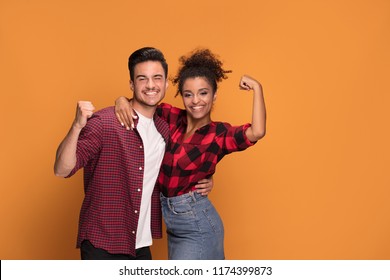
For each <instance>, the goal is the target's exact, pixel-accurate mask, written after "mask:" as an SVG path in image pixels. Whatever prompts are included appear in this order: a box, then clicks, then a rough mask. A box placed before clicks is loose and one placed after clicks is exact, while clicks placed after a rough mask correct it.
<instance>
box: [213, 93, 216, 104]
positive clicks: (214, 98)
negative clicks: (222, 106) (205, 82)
mask: <svg viewBox="0 0 390 280" xmlns="http://www.w3.org/2000/svg"><path fill="white" fill-rule="evenodd" d="M215 100H217V92H215V93H214V96H213V103H214V102H215Z"/></svg>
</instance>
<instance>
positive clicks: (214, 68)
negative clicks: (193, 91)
mask: <svg viewBox="0 0 390 280" xmlns="http://www.w3.org/2000/svg"><path fill="white" fill-rule="evenodd" d="M179 63H180V66H179V70H178V72H177V75H176V76H175V77H173V78H172V79H171V80H172V83H173V84H174V85H176V84H177V85H178V87H177V92H176V95H175V96H177V95H178V94H179V93H180V94H182V89H183V84H184V82H185V81H186V80H187V79H188V78H195V77H203V78H206V79H207V80H208V82H209V83H210V85H211V86H212V89H213V93H215V92H216V91H217V88H218V85H217V84H218V83H219V82H221V81H222V80H223V79H227V78H228V77H227V76H226V74H227V73H231V72H232V71H231V70H224V69H223V68H222V65H223V63H222V62H221V60H219V59H218V57H217V55H215V54H213V53H212V52H211V51H210V50H209V49H196V50H194V51H193V52H191V53H190V54H189V55H188V56H182V57H180V58H179Z"/></svg>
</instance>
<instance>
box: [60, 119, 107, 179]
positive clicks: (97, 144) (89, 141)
mask: <svg viewBox="0 0 390 280" xmlns="http://www.w3.org/2000/svg"><path fill="white" fill-rule="evenodd" d="M102 130H103V129H102V123H101V121H100V118H99V117H98V116H96V115H92V117H91V118H90V119H89V120H88V122H87V125H86V126H85V127H84V128H83V129H82V130H81V133H80V135H79V139H78V140H77V150H76V158H77V162H76V165H75V167H74V168H73V170H72V171H71V172H70V173H69V175H68V176H66V178H68V177H71V176H72V175H74V174H75V173H76V172H77V170H79V169H80V168H83V167H85V166H86V165H87V164H88V162H89V161H90V160H92V159H94V158H96V157H97V155H98V154H99V151H100V148H101V143H102V139H101V136H102Z"/></svg>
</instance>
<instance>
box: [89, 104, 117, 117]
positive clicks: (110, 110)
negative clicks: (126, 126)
mask: <svg viewBox="0 0 390 280" xmlns="http://www.w3.org/2000/svg"><path fill="white" fill-rule="evenodd" d="M93 115H94V116H97V117H100V118H112V117H115V108H114V106H110V107H106V108H103V109H100V110H98V111H96V112H95V113H93Z"/></svg>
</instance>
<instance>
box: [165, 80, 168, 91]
mask: <svg viewBox="0 0 390 280" xmlns="http://www.w3.org/2000/svg"><path fill="white" fill-rule="evenodd" d="M168 86H169V81H168V79H166V80H165V90H167V89H168Z"/></svg>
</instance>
